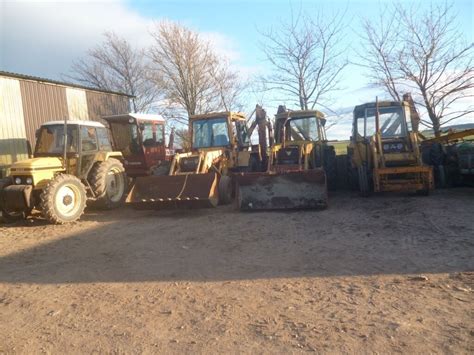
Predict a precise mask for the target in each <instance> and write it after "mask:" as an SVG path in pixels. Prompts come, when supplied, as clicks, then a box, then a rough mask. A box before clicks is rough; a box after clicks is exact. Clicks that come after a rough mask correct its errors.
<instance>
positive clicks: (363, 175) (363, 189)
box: [357, 165, 369, 197]
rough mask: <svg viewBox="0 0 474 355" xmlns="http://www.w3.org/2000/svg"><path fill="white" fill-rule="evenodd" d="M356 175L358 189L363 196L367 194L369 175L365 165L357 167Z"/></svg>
mask: <svg viewBox="0 0 474 355" xmlns="http://www.w3.org/2000/svg"><path fill="white" fill-rule="evenodd" d="M357 176H358V178H359V191H360V194H361V195H362V196H364V197H367V196H369V176H368V174H367V168H366V166H365V165H362V166H359V167H358V168H357Z"/></svg>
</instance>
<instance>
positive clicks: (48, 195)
mask: <svg viewBox="0 0 474 355" xmlns="http://www.w3.org/2000/svg"><path fill="white" fill-rule="evenodd" d="M86 200H87V197H86V189H85V187H84V185H83V184H82V182H81V180H79V179H78V178H77V177H75V176H74V175H69V174H61V175H58V176H56V177H55V178H54V179H52V180H51V181H50V182H49V183H48V185H46V187H45V188H44V190H43V192H42V193H41V195H40V209H41V213H42V214H43V217H44V218H46V220H47V221H49V222H50V223H54V224H64V223H68V222H74V221H76V220H78V219H79V217H81V215H82V213H84V208H85V207H86Z"/></svg>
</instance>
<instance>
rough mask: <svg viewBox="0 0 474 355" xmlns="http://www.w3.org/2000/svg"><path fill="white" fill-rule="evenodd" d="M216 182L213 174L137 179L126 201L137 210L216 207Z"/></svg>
mask: <svg viewBox="0 0 474 355" xmlns="http://www.w3.org/2000/svg"><path fill="white" fill-rule="evenodd" d="M217 183H218V179H217V174H216V173H206V174H188V175H162V176H144V177H138V178H136V179H135V184H134V186H133V187H132V189H131V190H130V193H129V194H128V196H127V199H126V200H125V202H126V203H129V204H131V205H133V206H134V207H136V208H139V209H172V208H205V207H215V206H217V202H218V199H219V198H218V191H217Z"/></svg>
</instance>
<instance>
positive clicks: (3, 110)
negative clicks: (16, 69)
mask: <svg viewBox="0 0 474 355" xmlns="http://www.w3.org/2000/svg"><path fill="white" fill-rule="evenodd" d="M26 158H28V145H27V140H26V130H25V121H24V117H23V108H22V100H21V89H20V82H19V81H18V80H17V79H9V78H2V77H0V176H2V175H3V174H4V173H5V172H4V171H3V170H4V169H5V167H6V166H8V165H10V164H11V163H13V162H15V161H17V160H21V159H26Z"/></svg>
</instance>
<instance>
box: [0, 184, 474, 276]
mask: <svg viewBox="0 0 474 355" xmlns="http://www.w3.org/2000/svg"><path fill="white" fill-rule="evenodd" d="M473 210H474V194H473V190H469V189H462V190H457V191H454V192H451V191H444V192H440V193H436V194H435V195H433V196H430V197H427V198H420V197H412V196H406V197H403V198H399V197H390V196H388V197H387V196H383V197H380V198H372V199H361V198H358V197H357V196H354V195H349V196H347V195H336V196H334V197H333V199H332V200H331V207H330V208H329V209H328V210H325V211H319V212H315V211H304V212H303V211H301V212H292V213H286V212H277V213H272V212H264V213H257V214H253V213H239V212H237V211H235V210H234V209H232V208H231V207H223V208H218V209H214V210H201V211H185V212H183V213H182V212H179V211H162V212H155V211H134V210H130V209H123V210H117V211H113V212H107V213H100V212H96V211H92V212H91V213H89V214H87V215H85V217H84V220H83V221H82V222H79V224H78V225H76V226H74V227H73V228H71V230H72V232H70V231H68V227H64V226H48V225H46V224H44V222H42V221H34V222H29V223H27V225H28V227H27V226H22V225H16V226H15V227H11V228H5V227H3V228H0V232H1V233H2V235H3V236H2V239H4V241H5V240H10V239H11V240H12V241H13V242H14V241H15V240H18V238H20V237H19V236H15V233H17V232H18V233H19V232H20V231H23V232H22V233H27V234H28V236H27V237H28V238H30V239H31V240H32V242H31V245H28V248H26V249H25V250H19V251H16V252H14V253H12V254H9V255H6V256H4V257H1V258H0V282H10V283H19V282H22V283H23V282H26V283H89V282H142V281H180V280H192V281H221V280H241V279H257V278H280V277H315V276H319V277H325V276H344V275H348V276H349V275H373V274H415V273H444V272H458V271H472V270H474V261H473V260H474V258H473V256H474V240H473V236H474V221H473V218H472V211H473ZM83 225H84V228H83V227H82V226H83ZM25 230H26V232H24V231H25ZM68 233H69V234H68ZM53 236H54V237H53ZM5 238H6V239H5ZM15 238H16V239H15ZM35 238H37V239H35ZM51 238H52V239H51ZM39 242H41V243H39Z"/></svg>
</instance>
